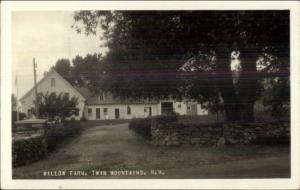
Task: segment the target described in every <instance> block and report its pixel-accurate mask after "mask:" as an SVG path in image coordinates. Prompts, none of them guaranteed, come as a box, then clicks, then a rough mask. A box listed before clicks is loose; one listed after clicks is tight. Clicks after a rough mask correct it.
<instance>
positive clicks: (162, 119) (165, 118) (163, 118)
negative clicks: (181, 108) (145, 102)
mask: <svg viewBox="0 0 300 190" xmlns="http://www.w3.org/2000/svg"><path fill="white" fill-rule="evenodd" d="M178 117H179V115H178V114H177V113H174V114H168V115H159V116H155V117H153V119H154V120H155V121H156V122H157V123H158V124H162V125H164V124H166V123H171V122H177V121H178Z"/></svg>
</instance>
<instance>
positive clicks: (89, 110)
mask: <svg viewBox="0 0 300 190" xmlns="http://www.w3.org/2000/svg"><path fill="white" fill-rule="evenodd" d="M92 113H93V110H92V108H89V109H88V116H89V117H92Z"/></svg>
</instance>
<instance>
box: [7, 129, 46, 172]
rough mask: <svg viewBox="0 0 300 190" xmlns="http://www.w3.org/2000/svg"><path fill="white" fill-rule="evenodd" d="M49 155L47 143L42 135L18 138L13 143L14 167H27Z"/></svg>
mask: <svg viewBox="0 0 300 190" xmlns="http://www.w3.org/2000/svg"><path fill="white" fill-rule="evenodd" d="M46 154H47V143H46V140H45V139H44V138H43V136H42V135H32V136H29V137H27V138H17V139H14V140H13V143H12V158H13V166H14V167H15V166H20V165H25V164H28V163H30V162H33V161H36V160H40V159H42V158H44V157H45V156H46Z"/></svg>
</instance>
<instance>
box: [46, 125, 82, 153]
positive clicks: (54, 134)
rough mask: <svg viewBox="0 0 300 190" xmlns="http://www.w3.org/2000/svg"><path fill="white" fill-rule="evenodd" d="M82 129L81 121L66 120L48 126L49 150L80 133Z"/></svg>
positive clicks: (47, 139)
mask: <svg viewBox="0 0 300 190" xmlns="http://www.w3.org/2000/svg"><path fill="white" fill-rule="evenodd" d="M81 130H82V127H81V125H80V123H78V122H76V121H72V120H71V121H65V122H64V124H57V125H53V126H48V127H47V132H46V141H47V144H48V150H49V151H53V150H55V149H57V148H58V147H59V146H60V145H61V144H63V143H65V142H67V141H68V140H70V139H72V138H73V137H74V136H76V135H78V134H79V133H80V132H81Z"/></svg>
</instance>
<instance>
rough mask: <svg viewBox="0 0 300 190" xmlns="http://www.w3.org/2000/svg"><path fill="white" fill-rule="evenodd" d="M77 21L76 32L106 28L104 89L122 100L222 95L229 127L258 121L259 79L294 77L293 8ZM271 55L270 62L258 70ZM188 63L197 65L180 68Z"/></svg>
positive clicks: (122, 14) (106, 14)
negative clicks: (235, 66)
mask: <svg viewBox="0 0 300 190" xmlns="http://www.w3.org/2000/svg"><path fill="white" fill-rule="evenodd" d="M74 20H75V21H76V22H75V25H74V27H75V29H76V30H77V31H78V32H81V31H82V27H79V26H78V25H76V23H79V22H81V23H82V24H83V30H84V31H85V33H86V34H87V35H89V34H95V35H96V34H97V29H98V27H101V28H102V29H103V30H104V38H105V39H106V42H107V43H106V45H107V47H108V48H109V52H108V53H107V55H106V57H105V58H104V62H105V63H106V64H107V65H109V67H107V76H106V79H107V81H109V82H108V83H105V84H106V87H107V89H108V90H110V91H113V92H114V93H116V94H119V95H121V96H139V97H160V96H166V95H168V94H173V95H176V96H181V95H188V96H190V97H191V98H194V99H196V100H198V101H199V102H205V101H210V100H213V99H218V98H219V95H221V98H222V102H223V104H224V109H225V113H226V120H227V121H228V122H236V121H253V120H254V112H253V107H254V106H253V105H254V102H255V101H256V99H257V98H258V97H259V96H260V92H259V89H258V88H257V85H258V82H259V81H260V80H261V79H263V78H269V77H288V76H289V71H288V68H289V11H79V12H75V14H74ZM274 23H277V24H274ZM233 54H235V55H236V56H235V59H238V60H239V62H240V65H241V69H240V70H239V71H233V70H232V69H231V63H232V59H234V58H233V57H234V56H233ZM266 56H271V57H273V60H272V61H269V62H268V63H269V66H264V67H263V68H264V69H262V70H260V71H258V70H257V66H258V61H259V60H262V61H261V62H262V63H261V65H264V64H265V63H266V62H264V61H263V60H264V59H263V57H266ZM190 59H192V60H193V61H191V62H192V63H193V64H194V65H196V67H191V69H190V70H189V69H186V70H182V69H181V70H180V69H179V68H180V67H181V66H182V65H183V64H184V63H186V62H187V60H190ZM273 65H277V66H278V68H279V71H278V72H269V69H270V68H271V67H272V66H273ZM183 71H185V72H188V73H184V72H183ZM120 73H121V74H122V75H121V76H120V75H119V74H120ZM109 84H111V85H109ZM93 86H94V87H98V88H99V87H101V86H99V85H98V86H97V85H93ZM101 88H102V87H101Z"/></svg>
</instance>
